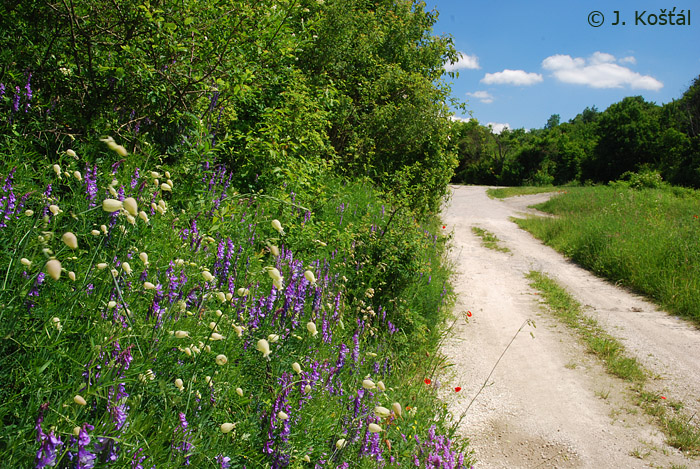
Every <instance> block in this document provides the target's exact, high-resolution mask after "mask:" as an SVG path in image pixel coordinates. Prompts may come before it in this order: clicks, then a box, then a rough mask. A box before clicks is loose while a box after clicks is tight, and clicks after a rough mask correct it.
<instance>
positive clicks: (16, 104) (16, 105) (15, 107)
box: [12, 86, 20, 112]
mask: <svg viewBox="0 0 700 469" xmlns="http://www.w3.org/2000/svg"><path fill="white" fill-rule="evenodd" d="M19 99H20V95H19V86H15V99H14V100H13V101H12V111H13V112H17V111H19Z"/></svg>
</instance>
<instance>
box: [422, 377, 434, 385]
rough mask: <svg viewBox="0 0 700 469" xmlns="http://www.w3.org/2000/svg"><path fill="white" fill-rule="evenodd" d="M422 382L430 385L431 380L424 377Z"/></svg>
mask: <svg viewBox="0 0 700 469" xmlns="http://www.w3.org/2000/svg"><path fill="white" fill-rule="evenodd" d="M423 382H424V383H425V384H427V385H430V383H432V381H430V378H425V379H424V380H423Z"/></svg>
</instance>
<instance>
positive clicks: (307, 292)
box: [0, 148, 469, 468]
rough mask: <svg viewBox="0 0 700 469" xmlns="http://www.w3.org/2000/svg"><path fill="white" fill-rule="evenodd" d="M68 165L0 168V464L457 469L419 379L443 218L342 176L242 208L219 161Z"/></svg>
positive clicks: (440, 316) (443, 295)
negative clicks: (427, 468)
mask: <svg viewBox="0 0 700 469" xmlns="http://www.w3.org/2000/svg"><path fill="white" fill-rule="evenodd" d="M77 150H78V151H77V156H73V155H69V154H68V153H66V154H62V155H60V159H59V160H58V161H56V166H54V165H53V162H52V163H48V164H47V163H44V161H45V160H44V159H43V158H41V157H40V156H39V155H22V157H21V158H20V156H19V155H11V157H10V158H7V159H6V160H5V164H4V165H3V166H2V167H0V174H2V176H3V181H4V186H3V188H2V191H3V192H2V195H3V199H2V202H3V205H2V214H1V215H2V223H1V226H0V243H2V245H3V250H2V262H0V266H2V272H0V281H1V282H2V283H1V284H0V285H1V286H2V289H1V290H0V305H1V306H0V421H1V422H2V425H0V460H2V461H3V465H6V466H7V467H37V468H39V467H52V466H53V467H80V468H82V467H85V468H88V467H98V466H99V467H129V468H137V467H138V468H141V467H149V468H150V467H159V468H160V467H179V466H182V465H190V466H192V467H198V468H200V467H201V468H205V467H220V468H227V467H231V468H234V467H235V468H239V467H240V468H242V467H248V468H258V467H275V468H278V467H333V468H336V467H350V466H352V467H376V466H378V465H379V466H381V465H385V466H387V467H391V466H394V465H398V464H401V465H403V466H405V465H408V464H413V463H414V462H415V463H418V464H421V465H425V464H428V463H435V462H436V461H440V464H442V465H443V466H442V467H463V466H464V465H465V464H466V465H468V463H469V459H468V458H465V454H464V452H463V450H464V449H465V446H464V444H463V443H461V442H453V441H450V439H448V438H447V437H446V436H445V433H446V432H448V431H449V428H448V426H449V419H448V415H447V411H446V409H445V407H444V406H443V405H442V404H441V403H440V402H439V401H438V400H437V398H436V389H435V388H434V387H433V386H428V385H426V384H425V383H426V381H425V380H426V379H427V378H428V377H429V376H430V373H431V371H430V370H431V369H432V368H433V367H432V366H431V364H430V363H428V362H426V361H425V360H424V357H425V356H426V352H427V354H428V355H433V356H434V355H435V354H434V352H435V347H436V344H437V341H438V339H439V335H440V324H441V323H442V322H443V320H444V318H445V315H446V313H447V311H448V310H449V307H450V305H451V302H452V301H453V294H452V292H451V289H450V287H449V283H448V280H449V276H450V272H449V270H447V269H446V268H445V267H444V264H443V262H442V261H443V253H444V249H443V244H444V239H443V238H441V237H439V236H438V235H437V234H436V233H437V226H436V224H435V223H434V222H433V223H427V224H425V225H420V224H419V223H417V222H416V221H415V220H414V219H412V218H410V217H406V216H396V217H393V218H392V217H391V216H390V213H391V211H392V209H391V207H389V206H384V205H383V202H382V200H381V198H380V197H379V196H378V195H377V194H376V192H374V190H373V189H372V188H371V186H369V185H366V184H363V183H361V182H360V183H351V184H348V183H343V182H342V181H340V180H338V179H335V178H334V177H333V175H328V177H327V178H326V180H325V181H323V183H322V184H321V186H320V188H319V191H318V193H317V194H305V193H298V194H297V193H295V191H294V188H292V187H291V186H289V187H281V188H279V189H278V190H276V191H271V192H267V193H264V194H260V193H257V194H240V193H238V192H237V191H236V188H235V187H233V186H232V183H231V181H232V180H234V179H232V176H233V174H232V172H231V171H230V170H229V169H227V168H225V167H223V166H219V165H215V164H213V162H207V161H201V162H193V161H182V162H181V163H180V164H175V165H173V166H171V167H165V166H161V165H160V164H158V161H157V159H155V158H154V157H153V155H151V156H150V157H149V156H148V155H128V156H127V157H126V158H120V157H117V156H116V155H115V154H113V153H111V152H109V150H107V149H106V148H105V149H104V151H102V152H100V155H99V157H94V156H93V157H92V158H84V157H82V156H81V152H80V151H79V149H77ZM130 198H132V199H133V201H132V200H129V199H130ZM106 199H111V200H112V202H105V200H106ZM110 205H115V207H116V210H115V211H114V212H109V211H107V210H106V209H109V210H111V209H110V208H109V206H110ZM134 205H135V206H136V210H135V211H134V210H133V208H134ZM274 220H277V222H279V223H277V222H273V221H274ZM66 233H72V235H66ZM73 237H74V238H73ZM74 240H75V242H74ZM56 261H57V262H58V263H60V264H56ZM54 266H58V267H59V268H58V269H57V270H54V268H53V267H54Z"/></svg>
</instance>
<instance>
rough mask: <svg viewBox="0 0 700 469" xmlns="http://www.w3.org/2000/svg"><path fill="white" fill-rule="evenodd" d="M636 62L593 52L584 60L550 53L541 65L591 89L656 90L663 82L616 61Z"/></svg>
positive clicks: (565, 81)
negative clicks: (625, 87) (627, 88)
mask: <svg viewBox="0 0 700 469" xmlns="http://www.w3.org/2000/svg"><path fill="white" fill-rule="evenodd" d="M616 62H619V63H632V64H634V63H635V62H636V60H635V58H634V57H631V56H630V57H624V58H622V59H620V60H617V59H616V58H615V56H613V55H611V54H606V53H604V52H596V53H594V54H593V55H592V56H591V57H589V58H588V60H586V59H583V58H581V57H576V58H572V57H571V56H570V55H561V54H559V55H552V56H549V57H547V58H546V59H544V60H543V61H542V68H544V69H546V70H551V71H552V74H553V75H554V77H555V78H556V79H557V80H559V81H562V82H564V83H572V84H575V85H586V86H590V87H592V88H622V87H624V86H629V87H630V88H634V89H643V90H654V91H656V90H660V89H661V88H663V86H664V84H663V83H661V82H660V81H659V80H657V79H656V78H654V77H651V76H649V75H641V74H639V73H637V72H635V71H633V70H630V69H629V68H627V67H623V66H621V65H619V64H618V63H616Z"/></svg>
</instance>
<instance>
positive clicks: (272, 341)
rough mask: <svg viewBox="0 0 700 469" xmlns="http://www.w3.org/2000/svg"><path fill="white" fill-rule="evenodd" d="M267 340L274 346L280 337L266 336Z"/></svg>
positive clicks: (274, 335)
mask: <svg viewBox="0 0 700 469" xmlns="http://www.w3.org/2000/svg"><path fill="white" fill-rule="evenodd" d="M267 340H268V341H269V342H270V343H271V344H274V343H275V342H278V341H279V340H280V336H279V334H270V335H268V336H267Z"/></svg>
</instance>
